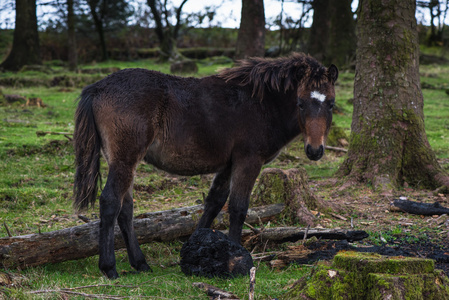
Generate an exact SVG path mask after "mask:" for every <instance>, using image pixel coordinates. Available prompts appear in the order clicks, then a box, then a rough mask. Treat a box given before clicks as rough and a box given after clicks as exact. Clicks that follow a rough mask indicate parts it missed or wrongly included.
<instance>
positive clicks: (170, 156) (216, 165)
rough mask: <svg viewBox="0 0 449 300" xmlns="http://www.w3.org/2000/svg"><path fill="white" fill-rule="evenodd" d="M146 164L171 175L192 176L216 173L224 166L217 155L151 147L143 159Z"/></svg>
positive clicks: (192, 150) (158, 146) (156, 146)
mask: <svg viewBox="0 0 449 300" xmlns="http://www.w3.org/2000/svg"><path fill="white" fill-rule="evenodd" d="M144 160H145V162H146V163H149V164H152V165H154V166H155V167H156V168H158V169H161V170H164V171H167V172H169V173H172V174H177V175H183V176H192V175H198V174H210V173H216V172H217V171H219V170H220V169H221V168H223V166H224V165H225V162H223V160H222V159H220V158H219V155H218V154H217V155H211V154H208V153H204V152H202V151H195V150H194V149H172V148H166V147H165V148H164V147H161V146H160V145H154V144H153V145H151V146H150V147H149V149H148V151H147V153H146V155H145V157H144Z"/></svg>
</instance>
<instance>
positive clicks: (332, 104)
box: [329, 101, 335, 110]
mask: <svg viewBox="0 0 449 300" xmlns="http://www.w3.org/2000/svg"><path fill="white" fill-rule="evenodd" d="M334 105H335V102H334V101H332V102H331V103H329V110H332V109H333V108H334Z"/></svg>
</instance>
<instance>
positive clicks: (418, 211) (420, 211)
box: [393, 199, 449, 216]
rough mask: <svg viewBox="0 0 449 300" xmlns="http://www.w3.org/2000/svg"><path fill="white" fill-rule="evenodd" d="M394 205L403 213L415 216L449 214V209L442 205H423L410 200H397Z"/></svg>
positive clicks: (436, 203)
mask: <svg viewBox="0 0 449 300" xmlns="http://www.w3.org/2000/svg"><path fill="white" fill-rule="evenodd" d="M393 205H394V206H396V207H397V208H399V209H400V210H401V211H403V212H407V213H410V214H414V215H423V216H433V215H443V214H449V208H446V207H443V206H441V205H440V203H438V202H435V203H422V202H415V201H410V200H403V199H396V200H394V201H393Z"/></svg>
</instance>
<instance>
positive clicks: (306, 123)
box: [219, 53, 338, 160]
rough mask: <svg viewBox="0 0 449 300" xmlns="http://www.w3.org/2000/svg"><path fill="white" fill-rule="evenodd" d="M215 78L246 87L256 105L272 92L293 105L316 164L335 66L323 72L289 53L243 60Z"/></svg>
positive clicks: (306, 58) (326, 125) (330, 103)
mask: <svg viewBox="0 0 449 300" xmlns="http://www.w3.org/2000/svg"><path fill="white" fill-rule="evenodd" d="M219 76H220V77H221V78H223V79H225V80H226V81H231V80H235V81H236V82H237V83H238V84H239V85H241V86H250V87H251V88H252V94H251V95H252V97H254V98H257V99H259V100H260V101H263V99H264V97H265V95H266V94H269V93H272V92H277V93H279V94H281V95H282V97H287V98H288V99H290V100H291V101H296V105H297V111H298V122H299V127H300V129H301V132H302V134H303V136H304V149H305V151H306V154H307V157H308V158H309V159H311V160H319V159H320V158H321V157H322V156H323V154H324V147H325V142H326V138H327V134H328V133H329V128H330V125H331V123H332V108H333V106H334V102H335V90H334V85H335V82H336V81H337V78H338V69H337V67H336V66H334V65H331V66H330V67H329V68H325V67H324V66H323V65H321V64H320V63H319V62H318V61H317V60H316V59H314V58H313V57H311V56H308V55H305V54H302V53H293V54H292V55H290V56H288V57H281V58H276V59H264V58H256V57H255V58H249V59H245V60H242V61H240V62H239V66H237V67H234V68H231V69H226V70H223V71H221V73H220V74H219Z"/></svg>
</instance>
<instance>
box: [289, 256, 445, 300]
mask: <svg viewBox="0 0 449 300" xmlns="http://www.w3.org/2000/svg"><path fill="white" fill-rule="evenodd" d="M283 299H323V300H324V299H325V300H328V299H366V300H375V299H376V300H377V299H389V300H399V299H413V300H419V299H422V300H427V299H434V300H440V299H441V300H443V299H449V279H448V278H447V276H446V275H445V274H444V273H443V272H442V271H439V270H435V269H434V261H433V260H431V259H421V258H410V257H392V258H388V257H385V256H381V255H379V254H375V253H374V254H373V253H359V252H352V251H348V252H340V253H339V254H337V255H336V256H335V257H334V260H333V262H332V264H331V265H326V264H320V265H318V266H317V267H316V268H315V269H314V270H313V271H312V273H311V274H310V275H309V276H306V277H303V278H302V279H300V280H299V281H298V282H297V283H296V284H295V286H294V287H293V288H292V289H291V290H290V291H289V292H288V293H287V294H286V295H285V296H284V297H283Z"/></svg>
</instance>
